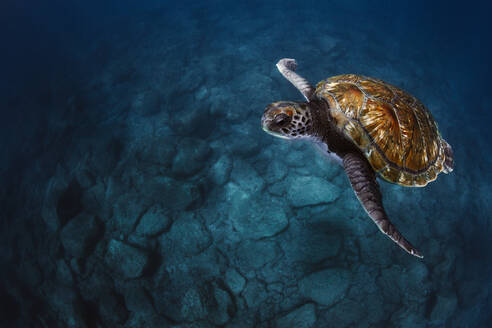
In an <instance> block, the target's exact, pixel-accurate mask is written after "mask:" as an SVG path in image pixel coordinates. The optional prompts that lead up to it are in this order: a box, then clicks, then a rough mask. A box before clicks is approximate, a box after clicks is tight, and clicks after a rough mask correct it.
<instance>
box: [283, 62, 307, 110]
mask: <svg viewBox="0 0 492 328" xmlns="http://www.w3.org/2000/svg"><path fill="white" fill-rule="evenodd" d="M277 68H278V70H279V72H280V73H282V75H283V76H284V77H285V78H286V79H287V80H289V82H290V83H292V84H293V85H294V86H295V87H296V88H297V89H298V90H299V91H300V92H301V93H302V95H303V96H304V98H306V100H307V101H310V100H311V97H312V96H313V94H314V88H313V86H312V85H311V84H310V83H309V82H308V81H307V80H306V79H305V78H303V77H301V76H299V75H298V74H297V73H296V72H295V70H296V68H297V63H296V60H295V59H290V58H283V59H280V60H279V61H278V63H277Z"/></svg>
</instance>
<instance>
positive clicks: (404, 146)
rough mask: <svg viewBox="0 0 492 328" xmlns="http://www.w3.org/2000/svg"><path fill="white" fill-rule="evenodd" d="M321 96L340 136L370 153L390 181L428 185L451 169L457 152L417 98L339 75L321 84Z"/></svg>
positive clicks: (368, 80) (377, 82)
mask: <svg viewBox="0 0 492 328" xmlns="http://www.w3.org/2000/svg"><path fill="white" fill-rule="evenodd" d="M316 96H317V97H319V98H323V99H325V100H326V101H327V102H328V103H329V105H330V114H331V116H332V118H333V120H334V122H335V123H336V125H337V127H338V128H339V129H340V132H341V133H343V134H344V135H346V136H347V137H348V138H349V139H350V140H352V141H353V142H354V143H355V144H356V145H357V146H358V148H359V149H360V150H361V151H362V152H363V153H364V155H365V156H366V158H367V159H368V161H369V163H370V164H371V166H372V168H373V169H374V170H375V171H376V172H378V173H379V174H380V175H381V176H382V177H383V178H384V179H386V180H388V181H389V182H393V183H397V184H399V185H403V186H425V185H426V184H427V183H429V182H430V181H434V180H435V179H436V178H437V175H438V174H439V173H440V172H442V171H445V172H446V171H450V170H452V167H447V166H446V165H445V162H446V153H448V152H447V151H446V149H447V147H449V149H451V147H450V146H449V145H448V144H447V142H446V141H445V140H444V139H443V138H442V137H441V135H440V133H439V130H438V128H437V124H436V122H435V121H434V119H433V117H432V115H431V113H430V112H429V111H428V110H427V108H425V106H424V105H423V104H422V103H421V102H420V101H419V100H417V99H416V98H415V97H413V96H411V95H410V94H408V93H406V92H405V91H403V90H401V89H399V88H397V87H395V86H393V85H391V84H388V83H386V82H384V81H381V80H378V79H373V78H369V77H365V76H360V75H353V74H345V75H339V76H334V77H331V78H328V79H327V80H323V81H321V82H320V83H318V85H317V88H316Z"/></svg>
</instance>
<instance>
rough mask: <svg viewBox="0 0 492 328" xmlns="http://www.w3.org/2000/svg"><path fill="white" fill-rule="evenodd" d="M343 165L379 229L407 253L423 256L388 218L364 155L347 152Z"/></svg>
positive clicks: (357, 194)
mask: <svg viewBox="0 0 492 328" xmlns="http://www.w3.org/2000/svg"><path fill="white" fill-rule="evenodd" d="M343 166H344V168H345V172H346V173H347V176H348V178H349V180H350V184H351V185H352V189H353V190H354V192H355V194H356V196H357V198H358V199H359V201H360V203H361V204H362V206H363V207H364V209H365V210H366V212H367V214H369V216H370V217H371V219H372V220H373V221H374V223H376V225H377V226H378V228H379V230H381V231H382V232H383V233H385V234H386V235H387V236H388V237H390V238H391V239H392V240H393V241H394V242H395V243H397V244H398V245H399V246H400V247H401V248H403V249H404V250H406V251H407V252H408V253H410V254H412V255H414V256H417V257H420V258H423V255H422V254H420V252H419V251H418V250H417V249H416V248H415V247H413V246H412V244H410V242H408V240H406V239H405V238H404V237H403V236H402V234H401V233H400V232H399V231H398V230H397V229H396V227H395V226H394V225H393V224H392V223H391V221H390V220H389V218H388V216H387V214H386V212H385V210H384V207H383V197H382V195H381V191H380V190H379V185H378V182H377V181H376V174H375V173H374V170H373V169H372V167H371V166H370V165H369V163H368V162H367V160H366V159H365V158H364V156H363V155H361V154H359V153H349V154H347V155H345V156H344V157H343Z"/></svg>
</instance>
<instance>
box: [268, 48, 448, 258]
mask: <svg viewBox="0 0 492 328" xmlns="http://www.w3.org/2000/svg"><path fill="white" fill-rule="evenodd" d="M296 67H297V64H296V61H295V60H294V59H288V58H284V59H281V60H280V61H279V62H278V63H277V68H278V70H279V71H280V73H282V75H283V76H284V77H285V78H286V79H287V80H289V81H290V82H291V83H292V84H293V85H294V86H295V87H296V88H297V89H298V90H299V91H300V92H301V93H302V94H303V96H304V97H305V98H306V100H307V101H306V102H293V101H280V102H274V103H272V104H270V105H268V106H267V107H266V109H265V112H264V114H263V116H262V119H261V124H262V128H263V130H264V131H266V132H268V133H269V134H272V135H274V136H276V137H281V138H285V139H301V138H302V139H310V140H312V141H314V142H316V143H317V144H319V145H321V146H322V147H324V149H325V151H326V152H327V153H328V154H329V155H330V157H333V158H334V159H335V160H336V161H337V162H338V163H339V164H340V165H342V166H343V168H344V169H345V172H346V174H347V176H348V179H349V180H350V184H351V186H352V189H353V190H354V192H355V194H356V196H357V198H358V199H359V201H360V203H361V205H362V206H363V207H364V209H365V211H366V212H367V214H368V215H369V216H370V217H371V219H372V220H373V221H374V223H376V225H377V226H378V228H379V229H380V230H381V231H382V232H383V233H385V234H386V235H387V236H388V237H390V238H391V239H392V240H393V241H394V242H395V243H397V244H398V245H399V246H400V247H401V248H403V249H404V250H406V251H407V252H408V253H410V254H412V255H415V256H418V257H420V258H422V257H423V256H422V254H421V253H420V252H419V251H418V250H417V249H416V248H415V247H414V246H412V244H410V242H408V241H407V240H406V239H405V238H404V237H403V236H402V234H401V233H400V232H399V231H398V230H397V229H396V227H395V226H394V225H393V224H392V223H391V222H390V220H389V218H388V216H387V214H386V212H385V210H384V207H383V202H382V195H381V192H380V190H379V185H378V183H377V181H376V173H378V174H379V176H380V177H382V178H383V179H385V180H386V181H389V182H391V183H395V184H399V185H402V186H408V187H423V186H425V185H427V183H429V182H431V181H434V180H435V179H436V178H437V175H438V174H439V173H441V172H444V173H450V172H451V171H452V170H453V165H454V164H453V151H452V148H451V146H450V145H449V144H448V143H447V142H446V141H445V140H444V139H443V138H442V137H441V134H440V133H439V130H438V129H437V124H436V122H435V121H434V119H433V118H432V115H431V113H430V112H429V111H428V110H427V108H426V107H425V106H424V105H423V104H422V103H421V102H420V101H419V100H417V99H416V98H415V97H413V96H411V95H410V94H408V93H406V92H405V91H403V90H401V89H399V88H397V87H395V86H393V85H391V84H389V83H386V82H384V81H381V80H378V79H374V78H370V77H366V76H361V75H355V74H345V75H338V76H333V77H330V78H328V79H326V80H323V81H321V82H319V83H318V85H317V87H316V89H314V88H313V87H312V86H311V85H310V84H309V82H308V81H306V80H305V79H304V78H302V77H301V76H299V75H298V74H297V73H295V69H296Z"/></svg>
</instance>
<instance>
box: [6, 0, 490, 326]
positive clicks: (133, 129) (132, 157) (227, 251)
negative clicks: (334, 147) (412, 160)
mask: <svg viewBox="0 0 492 328" xmlns="http://www.w3.org/2000/svg"><path fill="white" fill-rule="evenodd" d="M9 5H11V3H7V5H4V8H6V10H5V11H2V13H4V15H5V13H6V12H8V10H7V9H11V7H8V6H9ZM64 6H65V7H64V8H65V9H66V8H71V9H70V11H69V12H70V13H71V14H70V15H68V16H67V17H69V18H65V20H64V19H63V18H62V17H63V15H61V14H59V13H60V12H61V11H60V7H57V8H58V9H57V10H59V11H56V10H53V11H50V9H51V8H52V7H49V6H47V7H44V9H43V10H38V11H37V13H38V15H37V16H36V15H34V16H29V15H26V14H25V10H28V8H27V7H18V8H17V9H16V10H17V11H16V13H17V16H11V17H19V19H17V23H16V25H15V24H14V25H10V26H16V27H22V24H21V23H22V22H29V17H34V18H35V19H31V20H30V21H31V25H26V26H24V30H19V29H12V28H11V29H7V30H6V29H2V31H8V33H10V34H9V38H6V39H4V40H8V44H10V45H11V47H10V48H8V51H7V52H5V53H4V54H3V55H4V56H6V58H7V59H6V60H2V63H4V64H3V66H4V67H6V68H8V67H10V69H8V70H7V69H6V70H5V72H7V73H6V75H5V76H8V77H9V79H8V81H12V83H9V82H7V83H6V81H7V80H2V85H5V84H6V85H7V86H8V87H9V88H8V89H3V88H2V90H4V96H3V97H2V99H1V104H2V117H4V118H5V119H4V120H2V123H1V124H2V129H1V136H2V143H3V144H5V147H3V146H2V149H3V152H2V153H1V158H2V159H3V161H2V162H3V163H6V165H4V166H2V168H1V169H0V175H1V179H2V186H3V188H2V189H1V190H0V201H1V209H2V211H1V213H0V219H1V224H2V229H1V233H2V236H1V238H0V241H1V242H0V245H1V254H0V260H1V266H2V268H4V270H2V272H1V278H2V279H1V283H0V299H1V302H2V305H3V306H2V307H0V308H1V309H2V312H0V315H1V317H0V320H2V321H0V322H1V323H2V324H3V325H4V326H18V327H26V326H34V327H37V326H39V327H43V326H48V327H57V326H60V327H64V326H67V325H69V326H70V325H71V326H79V327H83V326H89V327H91V326H95V325H97V324H99V325H102V326H105V327H120V326H125V327H140V326H142V327H144V326H145V327H149V326H155V327H215V326H225V327H292V326H296V327H325V326H327V325H328V326H329V324H330V323H336V324H337V327H368V326H373V327H381V326H389V327H391V326H401V327H439V326H449V327H480V326H483V325H485V323H487V322H488V321H489V319H490V314H489V313H488V309H490V308H491V300H490V296H489V295H490V286H491V281H490V273H491V267H490V263H491V261H490V255H489V254H488V252H486V249H487V246H488V241H489V240H490V237H489V236H490V232H491V231H490V213H491V208H490V207H491V205H490V202H489V201H488V198H489V195H490V193H491V190H490V188H491V187H490V181H492V177H491V173H490V172H489V170H488V167H490V161H491V160H490V156H487V154H488V152H489V151H490V145H489V143H488V140H489V137H490V130H489V129H488V122H489V120H488V119H489V118H490V114H489V111H488V109H489V107H490V106H489V104H488V103H486V100H485V99H486V97H485V95H487V94H488V91H487V79H488V75H489V73H490V65H489V64H488V58H489V57H488V55H489V54H490V49H488V48H487V46H486V45H487V44H488V43H489V42H486V41H487V40H490V36H489V35H488V32H487V31H489V30H490V28H487V27H489V26H487V24H488V23H487V21H486V20H484V19H483V15H484V13H485V12H487V11H486V10H485V8H484V7H483V6H481V5H479V4H477V5H476V6H467V7H466V8H462V6H461V5H458V4H456V5H453V4H452V3H449V2H446V6H444V5H430V4H428V3H423V2H421V3H415V2H412V3H410V2H408V3H403V2H402V3H400V4H398V5H395V4H393V3H390V2H384V1H381V2H380V3H378V5H375V4H374V3H364V2H362V1H361V2H360V3H359V5H355V4H354V3H351V4H350V5H345V4H341V3H337V2H328V3H327V4H326V5H324V6H322V7H321V6H320V5H319V4H317V3H314V2H313V3H309V2H308V3H304V4H302V5H299V4H294V3H292V2H282V3H278V2H272V3H268V4H264V3H263V2H257V3H253V4H249V5H231V4H225V3H222V2H218V1H217V2H210V3H208V4H207V5H200V4H191V3H187V4H183V5H176V6H174V5H171V4H166V5H165V6H163V7H162V8H159V5H155V4H151V3H150V2H149V7H148V8H140V9H138V10H137V9H136V8H135V7H133V8H130V5H129V4H126V5H125V4H120V6H119V7H118V10H119V12H118V13H117V15H116V14H115V15H114V16H112V18H111V19H106V20H105V19H103V18H104V17H106V18H107V15H108V14H109V13H110V12H111V10H112V8H113V7H105V8H102V7H100V6H97V5H95V4H94V5H93V6H92V7H91V6H89V4H86V5H84V7H79V8H77V9H74V8H72V7H69V5H68V4H64ZM55 7H56V6H53V8H55ZM115 8H116V7H115ZM78 10H79V11H80V12H81V14H80V15H78V12H77V11H78ZM31 12H35V11H31ZM50 15H51V17H52V19H46V18H47V17H50ZM40 17H41V18H43V19H41V20H40ZM87 17H93V20H89V19H88V18H87ZM67 21H71V22H72V23H71V24H72V25H70V24H68V25H67V24H65V26H68V27H67V28H66V31H65V32H64V31H63V26H64V25H63V24H62V22H67ZM7 22H9V23H10V24H12V22H15V20H12V19H11V20H7ZM32 22H38V23H37V24H34V23H32ZM39 22H43V24H44V25H43V24H41V23H39ZM49 22H52V23H49ZM56 22H58V23H59V24H58V25H57V24H56ZM457 22H459V24H458V23H457ZM50 24H52V25H50ZM37 26H46V27H45V30H40V32H39V33H38V34H33V33H32V28H36V27H37ZM43 31H44V32H43ZM16 33H18V34H16ZM5 35H7V33H5ZM17 35H20V36H22V38H20V37H19V38H17V37H16V36H17ZM35 35H37V36H38V39H37V40H35V39H34V37H33V36H35ZM29 38H31V39H30V41H32V42H31V43H32V44H30V42H27V40H29ZM18 39H22V40H24V41H25V42H23V43H22V44H21V43H19V42H20V41H19V40H18ZM16 42H17V43H16ZM39 45H43V46H39ZM33 49H34V50H35V51H34V50H33ZM286 56H288V57H294V58H297V59H298V62H299V71H300V72H302V74H303V75H304V76H306V77H307V78H308V79H309V80H310V81H311V82H312V83H315V82H317V81H319V80H321V79H323V78H326V77H327V76H330V75H335V74H339V73H347V72H356V73H361V74H366V75H369V76H375V77H379V78H382V79H385V80H387V81H389V82H391V83H394V84H396V85H399V86H401V87H403V88H404V89H406V90H408V91H410V92H411V93H413V94H414V95H416V96H417V97H419V98H420V99H421V100H422V101H423V102H424V103H425V104H426V105H427V106H428V107H429V108H430V109H431V111H432V113H433V115H434V116H435V117H436V120H437V122H438V123H439V127H440V130H441V132H442V134H443V135H444V137H445V138H446V139H447V140H448V141H449V142H450V143H451V144H452V145H453V147H454V149H455V157H456V163H457V164H456V170H455V172H453V173H452V174H451V175H449V176H442V177H440V178H439V179H438V180H437V181H436V182H434V183H432V184H430V185H429V186H428V187H426V188H423V189H406V188H401V187H398V186H393V185H388V184H384V183H382V189H383V193H384V197H385V204H386V206H387V208H388V212H389V214H390V216H391V217H392V220H393V221H394V222H395V224H397V225H398V227H399V229H400V230H401V231H402V232H404V233H405V234H406V235H408V238H409V239H410V240H412V242H414V243H415V244H416V245H418V246H419V248H420V249H421V250H422V251H423V252H424V255H425V259H424V260H423V261H419V260H416V259H414V258H412V257H410V256H408V255H406V254H405V253H404V252H402V251H401V250H400V249H398V248H397V247H395V246H394V245H393V244H392V243H391V241H389V240H387V239H386V238H384V237H383V236H382V235H381V234H380V233H379V232H378V231H377V228H376V227H375V226H374V225H373V223H372V222H370V220H369V219H368V218H367V217H366V216H365V213H364V212H363V210H362V209H361V208H360V206H359V204H358V203H357V201H356V199H355V197H354V195H353V192H352V190H350V189H349V185H348V181H346V178H345V176H344V174H343V172H342V171H341V169H339V168H338V167H336V166H334V165H333V164H331V163H328V162H326V160H325V159H324V158H322V156H319V154H318V153H316V152H315V151H314V150H313V149H312V148H311V147H309V146H308V145H307V144H304V143H293V142H292V143H290V142H284V141H282V140H274V139H273V138H271V137H270V136H268V135H266V134H264V133H263V131H261V129H260V127H259V119H260V116H261V114H262V111H263V108H264V106H265V105H266V104H268V103H270V102H272V101H274V100H281V99H285V100H287V99H292V100H300V99H301V97H300V95H299V94H298V93H297V92H296V91H295V90H294V89H293V88H292V87H291V86H290V85H289V83H288V82H286V81H285V80H284V79H283V78H282V77H281V76H280V74H279V73H278V72H277V71H276V69H275V66H274V64H275V62H276V60H278V59H279V58H281V57H286ZM5 63H7V65H5ZM16 73H17V74H16ZM19 76H21V77H19ZM5 90H7V91H5ZM299 191H301V192H302V195H303V197H301V198H300V197H299V195H298V194H299Z"/></svg>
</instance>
